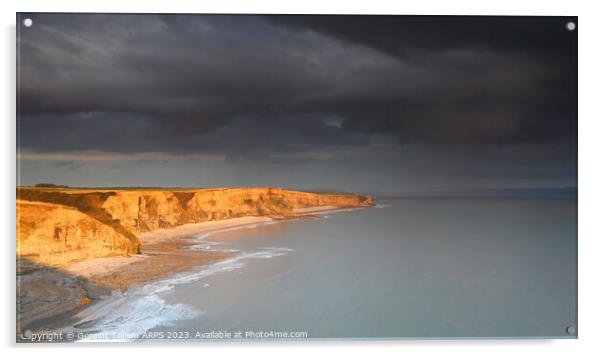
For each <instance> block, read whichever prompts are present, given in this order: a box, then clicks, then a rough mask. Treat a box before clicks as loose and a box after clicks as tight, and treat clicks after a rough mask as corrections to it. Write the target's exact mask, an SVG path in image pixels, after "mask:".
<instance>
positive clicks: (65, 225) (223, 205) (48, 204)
mask: <svg viewBox="0 0 602 356" xmlns="http://www.w3.org/2000/svg"><path fill="white" fill-rule="evenodd" d="M17 196H18V200H17V257H22V258H26V259H28V260H30V261H33V262H35V263H39V264H43V265H50V266H59V265H64V264H67V263H69V262H72V261H76V260H81V259H87V258H93V257H103V256H121V255H128V254H135V253H137V252H138V251H139V250H140V241H139V239H138V238H137V236H139V234H140V233H141V232H147V231H155V230H158V229H161V228H171V227H175V226H179V225H182V224H187V223H198V222H204V221H214V220H225V219H231V218H236V217H243V216H272V217H280V218H284V217H291V216H294V209H296V208H306V207H316V206H336V207H358V206H369V205H372V204H373V198H372V197H371V196H364V195H351V194H327V193H308V192H299V191H287V190H283V189H280V188H235V189H206V190H180V191H169V190H160V191H153V190H118V191H100V192H99V191H95V190H88V191H86V190H71V189H66V190H60V189H58V190H57V189H43V188H35V189H28V188H24V189H19V190H18V192H17Z"/></svg>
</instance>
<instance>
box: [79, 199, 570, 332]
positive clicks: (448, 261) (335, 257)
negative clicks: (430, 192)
mask: <svg viewBox="0 0 602 356" xmlns="http://www.w3.org/2000/svg"><path fill="white" fill-rule="evenodd" d="M318 215H319V216H320V217H321V218H320V219H313V218H303V219H293V220H282V221H270V222H266V223H259V224H255V225H249V226H245V227H242V228H234V229H232V228H231V229H225V230H221V231H215V232H212V233H205V234H200V235H196V236H190V239H191V240H192V241H193V244H192V246H189V247H188V248H193V249H199V250H206V251H227V252H230V253H231V256H232V257H231V258H228V259H226V260H223V261H220V262H217V263H214V264H211V265H208V266H201V267H198V268H196V269H192V270H190V271H187V272H183V273H179V274H176V275H174V276H171V277H168V278H165V279H161V280H158V281H155V282H152V283H148V284H146V285H144V286H140V287H135V288H132V289H130V290H128V291H127V292H125V293H123V294H120V295H115V296H113V297H111V298H109V299H107V300H105V301H101V302H100V303H99V304H98V305H96V306H95V307H94V308H90V310H88V311H86V310H84V312H82V314H81V315H79V321H78V322H77V324H76V325H74V329H75V330H78V331H81V332H82V334H81V335H83V337H79V339H80V340H79V341H90V340H91V341H98V340H113V341H115V340H126V341H147V340H153V341H157V340H171V341H173V340H180V341H224V340H228V341H231V340H249V339H251V340H268V339H269V340H274V339H277V340H283V339H284V340H296V341H299V340H304V339H310V340H311V339H390V338H404V339H431V338H434V339H457V338H575V337H576V336H577V331H578V330H577V201H576V198H566V197H565V198H501V197H497V198H387V197H380V198H378V199H377V205H376V206H374V207H367V208H357V209H339V210H335V211H327V212H322V213H320V214H318Z"/></svg>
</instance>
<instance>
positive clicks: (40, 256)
mask: <svg viewBox="0 0 602 356" xmlns="http://www.w3.org/2000/svg"><path fill="white" fill-rule="evenodd" d="M137 250H138V241H137V239H134V240H132V239H130V238H128V237H126V236H124V235H122V234H121V233H119V232H117V231H115V229H113V228H112V227H110V226H108V225H106V224H103V223H102V222H100V221H98V220H96V219H94V218H92V217H91V216H89V215H87V214H84V213H82V212H80V211H78V210H77V209H75V208H72V207H68V206H64V205H58V204H50V203H43V202H31V201H23V200H17V257H18V258H21V259H24V260H26V262H24V263H27V265H30V264H31V263H34V264H40V265H45V266H60V265H65V264H67V263H69V262H72V261H74V260H81V259H86V258H93V257H104V256H114V255H127V254H135V253H136V252H137Z"/></svg>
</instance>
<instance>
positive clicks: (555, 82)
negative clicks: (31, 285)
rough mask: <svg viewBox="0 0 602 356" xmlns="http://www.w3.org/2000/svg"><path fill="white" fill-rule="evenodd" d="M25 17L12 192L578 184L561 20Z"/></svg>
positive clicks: (569, 49) (573, 47) (569, 46)
mask: <svg viewBox="0 0 602 356" xmlns="http://www.w3.org/2000/svg"><path fill="white" fill-rule="evenodd" d="M25 17H29V18H32V19H33V26H32V27H29V28H27V27H24V26H23V25H19V38H18V46H19V61H18V69H19V77H18V79H19V80H18V83H19V85H20V87H19V89H20V90H19V97H18V98H19V100H18V110H19V123H18V128H19V130H18V131H19V135H18V136H19V137H18V144H19V148H18V150H19V155H20V157H21V162H20V172H21V175H20V179H21V181H20V183H21V184H23V185H28V184H35V183H39V182H53V183H57V184H68V185H74V186H117V185H118V186H148V185H152V186H198V187H205V186H212V187H216V186H284V187H290V188H298V189H321V190H347V191H357V192H371V193H395V194H414V193H422V192H439V191H453V190H466V189H511V188H512V189H514V188H535V187H564V186H576V184H577V183H576V168H577V162H576V150H577V145H576V144H577V142H576V140H577V31H576V30H575V31H568V30H567V28H566V23H567V22H568V21H574V22H576V18H567V17H539V18H535V17H521V18H517V17H507V18H499V17H401V16H400V17H397V16H248V15H242V16H235V15H78V14H28V15H22V16H21V19H23V18H25Z"/></svg>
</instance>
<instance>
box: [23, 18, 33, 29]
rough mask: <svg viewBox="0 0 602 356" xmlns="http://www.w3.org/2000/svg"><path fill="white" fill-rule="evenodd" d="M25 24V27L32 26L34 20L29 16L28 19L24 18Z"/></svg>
mask: <svg viewBox="0 0 602 356" xmlns="http://www.w3.org/2000/svg"><path fill="white" fill-rule="evenodd" d="M23 25H24V26H25V27H31V25H33V20H32V19H29V18H27V19H25V20H23Z"/></svg>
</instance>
